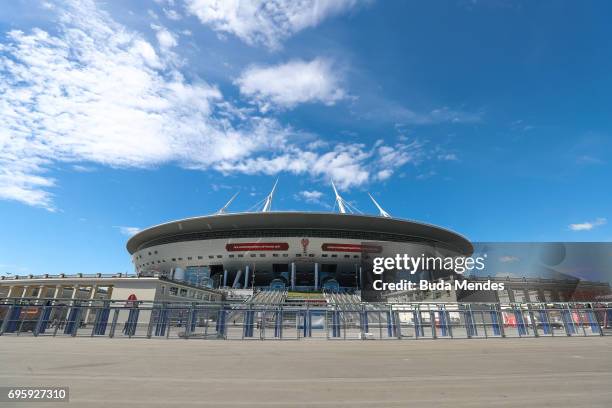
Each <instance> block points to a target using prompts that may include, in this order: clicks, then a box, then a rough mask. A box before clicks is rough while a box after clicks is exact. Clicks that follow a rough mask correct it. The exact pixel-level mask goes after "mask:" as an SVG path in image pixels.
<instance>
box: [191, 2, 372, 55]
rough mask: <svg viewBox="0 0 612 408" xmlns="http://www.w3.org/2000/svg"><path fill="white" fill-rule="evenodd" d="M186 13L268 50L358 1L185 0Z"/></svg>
mask: <svg viewBox="0 0 612 408" xmlns="http://www.w3.org/2000/svg"><path fill="white" fill-rule="evenodd" d="M185 2H186V6H187V7H186V9H187V11H188V12H189V13H191V14H193V15H195V16H197V17H198V18H199V20H200V21H201V22H202V23H203V24H207V25H209V26H210V27H211V28H212V29H213V30H215V31H217V32H221V33H230V34H233V35H235V36H237V37H238V38H240V39H241V40H243V41H244V42H246V43H247V44H251V45H254V44H261V45H264V46H266V47H268V48H270V49H277V48H279V47H280V45H281V43H282V41H283V40H285V39H286V38H288V37H290V36H292V35H293V34H295V33H297V32H299V31H302V30H304V29H306V28H309V27H315V26H317V25H318V24H319V23H321V21H323V20H325V19H327V18H329V17H332V16H335V15H338V14H340V13H343V12H345V11H346V10H349V9H351V8H354V7H355V6H356V5H357V4H358V3H365V2H364V1H358V0H301V1H293V0H251V1H232V0H185Z"/></svg>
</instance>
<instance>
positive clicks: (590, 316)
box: [584, 310, 601, 334]
mask: <svg viewBox="0 0 612 408" xmlns="http://www.w3.org/2000/svg"><path fill="white" fill-rule="evenodd" d="M584 313H585V314H586V316H587V320H588V321H589V326H590V327H591V332H592V333H597V334H600V333H601V328H600V327H599V322H598V321H597V316H595V312H594V311H593V310H587V311H585V312H584Z"/></svg>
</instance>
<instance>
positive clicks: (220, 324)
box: [216, 309, 227, 337]
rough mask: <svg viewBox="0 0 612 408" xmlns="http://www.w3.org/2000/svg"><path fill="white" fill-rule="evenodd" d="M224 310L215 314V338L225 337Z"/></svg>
mask: <svg viewBox="0 0 612 408" xmlns="http://www.w3.org/2000/svg"><path fill="white" fill-rule="evenodd" d="M226 314H227V313H226V310H224V309H220V310H219V312H218V313H217V324H216V330H217V337H225V319H226V317H227V316H226Z"/></svg>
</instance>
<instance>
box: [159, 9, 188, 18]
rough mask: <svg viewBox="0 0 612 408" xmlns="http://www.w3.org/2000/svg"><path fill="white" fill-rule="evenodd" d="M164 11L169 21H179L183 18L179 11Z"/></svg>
mask: <svg viewBox="0 0 612 408" xmlns="http://www.w3.org/2000/svg"><path fill="white" fill-rule="evenodd" d="M163 10H164V14H165V15H166V17H167V18H168V19H169V20H174V21H178V20H180V19H181V18H183V16H181V15H180V14H179V12H178V11H176V10H174V9H167V8H164V9H163Z"/></svg>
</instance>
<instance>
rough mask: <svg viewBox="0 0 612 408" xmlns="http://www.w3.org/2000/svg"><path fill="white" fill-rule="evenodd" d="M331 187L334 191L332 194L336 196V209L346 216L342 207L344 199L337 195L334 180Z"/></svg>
mask: <svg viewBox="0 0 612 408" xmlns="http://www.w3.org/2000/svg"><path fill="white" fill-rule="evenodd" d="M331 185H332V188H333V189H334V194H336V203H337V204H338V209H339V210H340V214H346V208H345V207H344V198H342V197H340V194H338V190H337V189H336V185H335V184H334V180H332V181H331Z"/></svg>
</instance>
